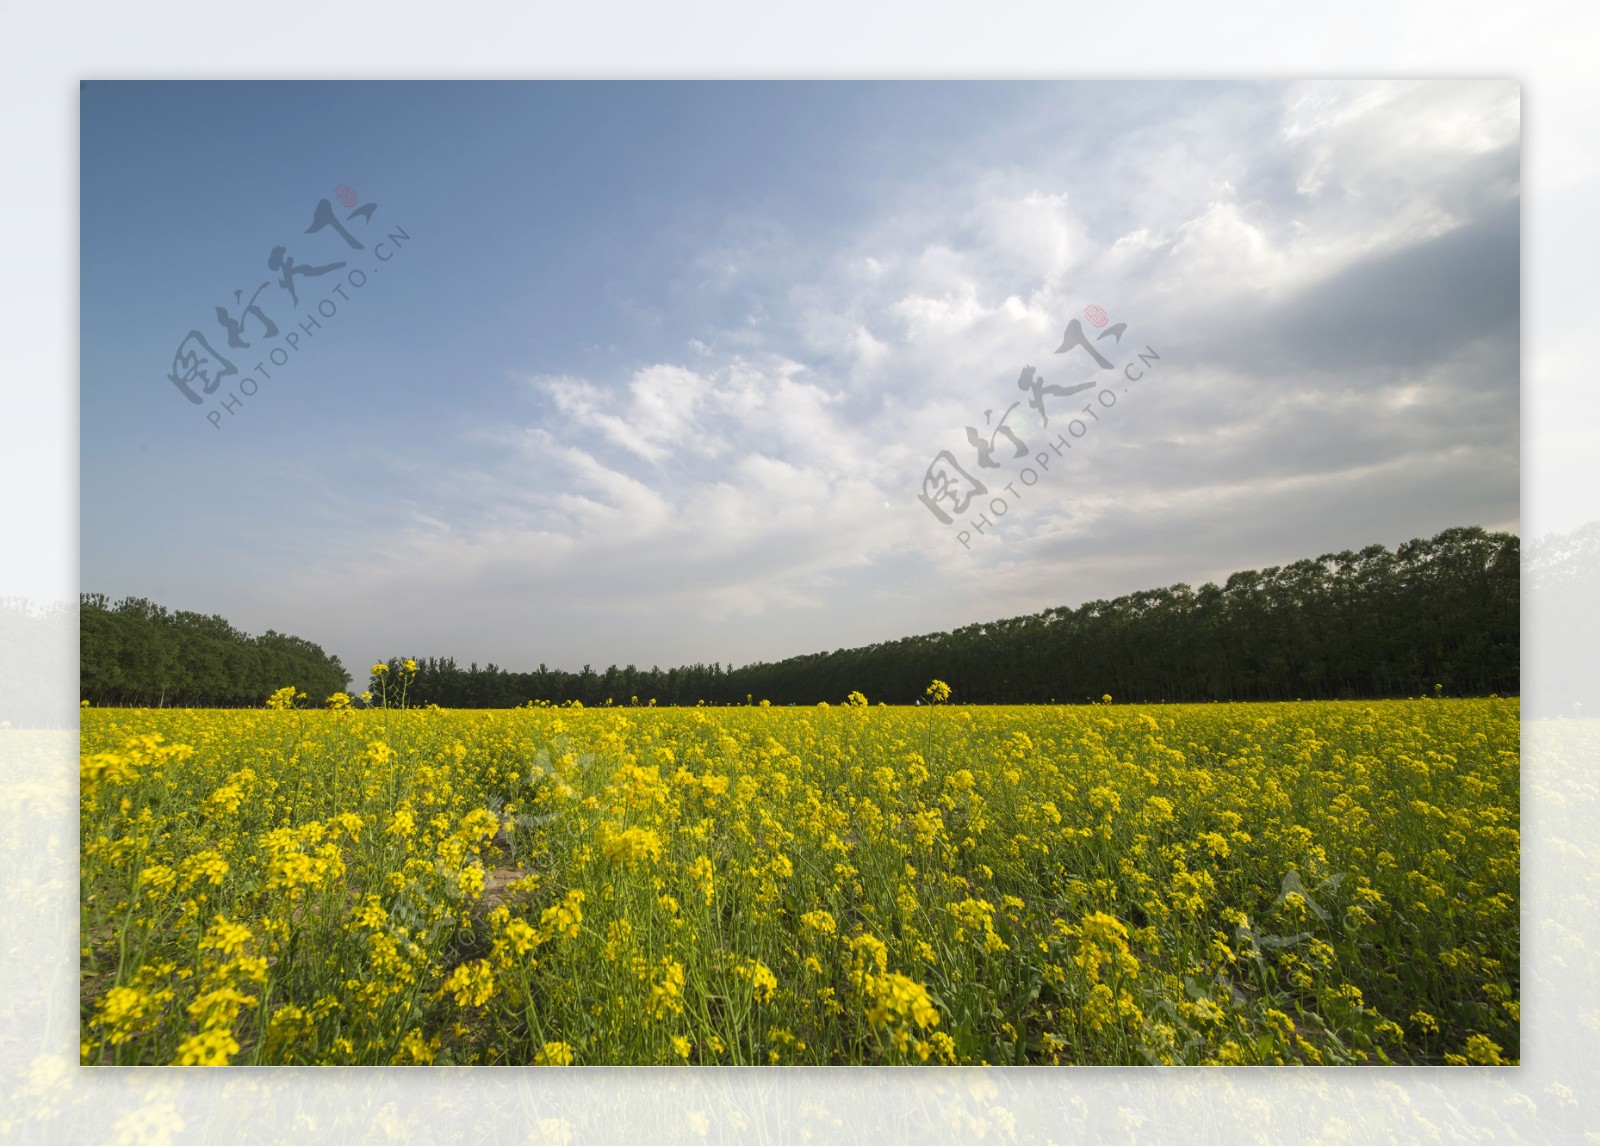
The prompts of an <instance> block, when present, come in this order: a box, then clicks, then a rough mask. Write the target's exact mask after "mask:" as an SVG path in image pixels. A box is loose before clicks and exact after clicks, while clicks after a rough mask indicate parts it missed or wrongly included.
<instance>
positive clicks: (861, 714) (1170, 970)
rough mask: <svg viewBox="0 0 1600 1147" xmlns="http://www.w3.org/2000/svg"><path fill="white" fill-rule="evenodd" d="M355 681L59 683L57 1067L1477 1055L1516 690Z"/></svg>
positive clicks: (1507, 1019) (1498, 939) (1510, 835)
mask: <svg viewBox="0 0 1600 1147" xmlns="http://www.w3.org/2000/svg"><path fill="white" fill-rule="evenodd" d="M374 673H375V676H377V677H379V678H380V679H386V680H388V682H389V684H390V685H392V686H393V688H392V689H391V690H390V692H389V695H388V697H387V705H388V707H387V709H366V710H360V709H353V708H351V707H350V704H349V698H348V697H347V696H346V697H344V699H343V700H341V699H340V695H335V697H334V699H333V703H331V704H330V705H329V707H328V708H327V709H324V710H307V709H299V708H296V705H297V703H298V702H299V701H301V700H302V698H301V697H300V696H299V694H298V691H297V690H292V689H291V690H283V691H280V692H279V693H278V694H276V695H275V696H274V698H273V701H274V705H273V708H272V709H269V710H255V711H235V712H219V711H196V710H133V711H130V710H110V709H85V710H83V713H82V718H83V721H82V751H81V757H80V762H81V763H80V782H81V786H80V793H81V805H80V813H81V820H80V840H81V873H80V875H81V880H80V888H81V897H80V921H79V928H80V933H81V935H82V937H83V940H82V945H83V947H82V961H83V963H82V969H81V971H82V976H81V981H82V984H83V1000H82V1015H83V1016H84V1021H83V1031H82V1033H81V1044H82V1049H83V1050H82V1056H83V1060H84V1062H86V1063H107V1064H186V1065H197V1066H198V1065H205V1064H222V1063H232V1064H238V1063H251V1064H308V1065H309V1064H324V1063H340V1064H391V1063H397V1064H425V1063H439V1064H529V1063H540V1064H552V1065H558V1064H569V1063H583V1064H607V1063H641V1064H651V1063H654V1064H666V1063H685V1062H692V1063H698V1064H729V1065H738V1064H766V1063H779V1062H781V1063H817V1064H822V1063H839V1062H867V1063H913V1064H915V1063H991V1064H999V1063H1006V1064H1015V1063H1063V1064H1064V1063H1073V1064H1078V1063H1099V1064H1126V1063H1249V1064H1299V1063H1311V1064H1316V1063H1324V1064H1357V1063H1383V1062H1388V1061H1403V1062H1409V1063H1426V1064H1447V1063H1449V1064H1456V1063H1465V1064H1480V1065H1481V1064H1500V1063H1515V1062H1517V1060H1518V1057H1519V1054H1520V1052H1519V1049H1520V1036H1519V1030H1520V1000H1519V991H1520V985H1519V979H1518V968H1519V959H1518V956H1519V945H1518V932H1517V929H1518V918H1519V911H1520V900H1519V891H1520V864H1519V850H1520V836H1519V830H1520V785H1519V776H1518V736H1519V721H1518V711H1517V702H1516V701H1515V700H1514V699H1498V698H1492V699H1486V700H1478V701H1450V700H1442V699H1435V698H1429V699H1427V700H1426V701H1412V702H1399V701H1396V702H1371V703H1369V702H1337V703H1305V704H1278V705H1266V704H1261V705H1254V704H1215V705H1173V706H1142V705H1136V704H1109V703H1106V704H1097V705H1084V706H1075V707H1068V706H1034V707H1005V706H995V707H974V706H969V705H962V704H959V703H952V702H953V700H954V699H957V696H958V695H957V694H956V693H955V692H954V691H953V690H951V688H950V687H949V686H948V685H947V684H945V683H944V682H938V681H936V682H934V683H933V684H932V685H931V686H930V687H929V688H928V690H927V692H926V697H925V700H926V701H928V702H932V703H933V704H931V705H929V704H924V705H923V706H922V707H921V708H920V709H919V708H916V707H910V708H906V707H901V708H891V707H888V706H874V705H869V704H867V703H866V697H865V695H864V694H862V693H860V692H851V693H849V694H848V696H847V697H846V701H845V703H844V704H840V705H834V706H826V707H825V706H807V707H804V708H800V707H794V708H791V707H788V706H761V705H757V704H755V703H754V702H753V701H752V703H751V704H749V705H741V706H739V707H737V708H727V709H719V708H715V707H711V706H698V707H694V708H670V707H661V706H659V705H658V706H643V705H641V706H628V707H624V708H598V709H597V708H590V709H585V708H583V707H582V706H578V705H568V706H548V705H533V706H528V707H524V708H521V709H517V710H510V711H498V712H492V711H471V712H452V711H446V710H438V709H420V710H419V709H416V708H404V707H401V706H403V703H404V688H405V685H406V683H407V681H408V680H409V679H410V677H411V675H412V673H413V670H412V669H411V668H410V667H408V666H407V665H405V664H404V663H397V668H396V669H394V670H387V669H381V667H375V670H374ZM397 701H398V702H399V704H398V705H397V704H396V702H397ZM290 708H294V709H295V712H294V715H293V717H292V719H286V717H285V714H284V712H282V711H280V710H287V709H290Z"/></svg>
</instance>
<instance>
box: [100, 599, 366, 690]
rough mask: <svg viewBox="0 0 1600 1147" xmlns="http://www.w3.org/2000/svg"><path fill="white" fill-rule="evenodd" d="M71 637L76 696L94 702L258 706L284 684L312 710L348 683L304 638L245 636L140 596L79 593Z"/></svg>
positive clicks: (334, 662) (221, 622) (213, 619)
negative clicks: (75, 645) (74, 637)
mask: <svg viewBox="0 0 1600 1147" xmlns="http://www.w3.org/2000/svg"><path fill="white" fill-rule="evenodd" d="M78 635H79V663H78V681H79V691H80V693H81V695H82V698H83V699H84V700H86V701H89V702H90V703H91V704H94V705H153V706H162V705H179V706H182V705H190V706H232V705H260V704H262V703H263V702H264V701H265V700H266V699H267V698H268V697H269V696H271V695H272V693H273V692H274V691H276V690H278V689H281V688H282V687H283V686H285V685H293V686H294V687H295V688H296V689H298V690H301V691H303V692H304V693H305V695H306V700H307V702H309V703H310V704H313V705H315V704H320V703H321V702H322V701H323V700H324V699H325V698H327V697H328V696H329V695H330V694H332V693H337V692H339V691H340V690H343V689H344V688H345V687H346V686H347V684H348V683H349V681H350V674H349V673H347V672H345V668H344V666H343V665H341V664H339V659H338V658H337V657H330V656H328V655H327V654H325V653H323V651H322V648H321V646H318V645H313V644H312V643H311V642H309V641H306V640H305V639H303V638H299V637H289V636H286V635H284V634H281V633H275V632H273V631H272V630H270V629H269V630H267V632H266V633H264V634H262V635H261V636H260V637H251V636H250V635H249V634H247V633H241V632H240V631H239V630H237V629H235V628H234V627H233V626H231V625H229V624H228V622H227V620H226V619H225V618H222V617H218V616H216V615H215V614H213V615H211V616H209V617H208V616H204V615H202V614H198V613H189V612H186V611H184V610H179V611H177V612H176V613H170V612H168V611H167V610H166V609H165V608H164V607H162V606H159V605H156V604H154V603H153V602H150V601H147V600H145V599H144V598H142V597H129V598H124V599H123V600H121V601H119V602H117V603H116V604H114V605H113V604H110V603H109V602H108V601H107V598H106V596H105V595H104V594H97V593H86V594H83V595H82V596H81V598H80V600H79V607H78Z"/></svg>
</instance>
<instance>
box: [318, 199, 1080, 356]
mask: <svg viewBox="0 0 1600 1147" xmlns="http://www.w3.org/2000/svg"><path fill="white" fill-rule="evenodd" d="M346 206H349V205H348V204H346ZM1083 314H1084V317H1085V318H1087V319H1088V320H1089V321H1090V322H1091V323H1093V324H1094V325H1095V326H1097V327H1103V326H1105V325H1106V323H1107V321H1109V319H1110V318H1111V316H1110V315H1108V314H1106V309H1105V308H1104V307H1101V306H1096V305H1095V304H1093V303H1090V304H1089V305H1088V306H1087V307H1084V308H1083Z"/></svg>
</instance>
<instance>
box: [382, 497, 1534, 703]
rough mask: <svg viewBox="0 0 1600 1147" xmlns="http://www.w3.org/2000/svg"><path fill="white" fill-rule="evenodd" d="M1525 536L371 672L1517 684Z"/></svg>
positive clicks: (534, 684) (683, 699)
mask: <svg viewBox="0 0 1600 1147" xmlns="http://www.w3.org/2000/svg"><path fill="white" fill-rule="evenodd" d="M1519 562H1520V557H1519V549H1518V539H1517V537H1516V535H1514V534H1507V533H1491V532H1488V531H1486V530H1484V529H1482V528H1479V527H1458V528H1455V529H1450V530H1445V531H1444V532H1443V533H1440V534H1438V535H1437V536H1435V537H1432V538H1426V539H1423V538H1418V539H1414V540H1412V541H1409V542H1406V543H1405V544H1403V545H1401V546H1399V547H1398V548H1396V549H1395V550H1393V551H1390V550H1388V549H1386V548H1385V547H1384V546H1381V545H1371V546H1368V547H1366V548H1365V549H1362V550H1359V551H1351V550H1345V551H1342V552H1339V553H1330V554H1324V555H1322V556H1321V557H1317V558H1307V559H1305V560H1302V561H1297V562H1293V563H1291V564H1289V565H1284V566H1272V567H1270V568H1268V569H1264V570H1245V571H1242V572H1240V573H1236V574H1234V575H1232V576H1231V577H1229V578H1228V579H1227V581H1226V582H1225V583H1224V584H1222V585H1216V584H1215V583H1210V582H1208V583H1206V584H1205V585H1202V586H1201V587H1200V588H1199V589H1198V590H1196V589H1192V588H1191V587H1190V586H1188V585H1183V584H1179V585H1172V586H1167V587H1165V588H1163V589H1151V590H1141V591H1140V592H1138V593H1132V594H1127V595H1125V596H1123V597H1118V598H1115V599H1113V600H1110V601H1104V600H1101V601H1091V602H1087V603H1085V604H1083V605H1080V606H1078V607H1077V608H1075V609H1074V608H1070V607H1065V606H1063V607H1060V608H1057V609H1047V610H1044V611H1043V612H1041V613H1036V614H1029V615H1026V616H1023V617H1014V618H1005V619H1002V620H998V621H989V622H981V623H978V624H974V625H969V626H964V627H963V628H961V629H957V630H955V631H953V632H950V633H930V634H923V635H921V636H916V637H907V638H902V639H900V640H897V641H889V642H883V643H880V644H876V645H868V646H862V647H859V648H853V649H840V650H835V651H834V652H832V653H813V654H808V655H804V656H799V657H791V658H788V659H786V660H783V661H777V662H758V663H755V664H751V665H745V666H740V667H737V668H736V667H734V666H723V665H722V664H720V663H713V664H711V665H701V664H696V665H690V666H684V667H679V668H675V669H668V670H662V669H660V668H656V667H652V668H650V669H648V670H641V669H638V668H636V667H635V666H633V665H629V666H626V667H625V668H621V669H619V668H617V667H616V666H615V665H613V666H611V667H609V668H608V669H606V670H605V671H603V672H597V671H595V670H594V669H593V668H592V667H591V666H588V665H585V666H584V667H583V669H582V671H580V672H577V673H573V672H568V671H563V670H559V669H550V668H548V667H547V666H545V665H542V664H541V665H540V666H539V668H538V669H537V670H534V671H532V672H512V671H508V670H505V669H501V668H499V667H497V666H495V665H493V664H490V665H488V666H486V667H484V668H481V669H480V668H479V667H478V665H477V664H476V662H474V663H473V664H472V665H470V666H469V667H467V668H465V669H463V668H461V667H460V666H458V665H457V664H456V663H455V661H454V659H452V658H435V657H417V658H413V659H412V660H414V661H415V662H416V666H417V668H416V670H415V671H414V673H405V674H402V668H403V665H404V661H405V660H406V659H403V658H398V657H397V658H392V659H390V660H389V661H388V662H387V666H388V670H387V672H386V673H385V674H383V675H382V676H381V677H380V676H377V675H374V676H373V678H372V683H371V690H372V691H373V693H374V695H377V693H378V691H379V690H380V689H381V688H382V687H383V686H384V684H385V682H387V684H388V686H389V688H390V690H391V693H393V692H394V691H395V689H396V688H397V685H398V683H399V681H400V680H401V678H402V676H404V677H405V678H406V679H407V681H408V684H407V702H408V703H409V704H429V703H432V704H436V705H439V706H442V707H445V708H501V707H511V706H515V705H519V704H523V703H526V702H528V701H531V700H539V701H545V702H549V703H551V704H563V703H567V702H572V701H577V702H580V703H582V704H584V705H587V706H595V705H605V704H608V703H609V704H614V705H629V704H639V705H648V704H650V703H652V702H654V703H655V704H658V705H693V704H696V703H698V702H701V701H705V702H707V703H711V704H747V703H749V702H751V701H757V702H759V701H762V700H767V701H770V702H772V703H773V704H790V703H793V704H804V705H812V704H815V703H817V702H818V701H828V702H831V703H838V702H840V701H843V700H844V698H845V697H846V695H847V694H848V693H850V692H851V691H852V690H860V691H862V692H864V693H865V694H866V695H867V696H868V698H869V699H870V700H872V701H886V702H888V703H890V704H909V703H911V702H912V701H914V700H916V699H918V698H919V697H921V695H922V692H923V690H924V689H925V688H926V687H927V685H928V682H929V681H931V680H932V679H934V678H936V677H937V678H939V679H941V680H943V681H946V682H948V683H949V684H950V686H951V687H952V689H953V690H954V692H955V697H956V699H957V700H961V701H970V702H980V703H1016V704H1022V703H1034V702H1051V701H1054V702H1062V703H1077V702H1085V701H1093V700H1098V699H1100V698H1101V697H1102V696H1104V695H1106V694H1110V695H1112V696H1113V697H1114V698H1115V699H1116V700H1118V701H1140V702H1151V701H1277V700H1296V699H1303V700H1313V699H1339V698H1380V697H1415V696H1419V695H1422V694H1428V695H1433V694H1435V693H1441V692H1442V693H1447V694H1450V695H1459V696H1467V695H1484V694H1488V693H1500V694H1504V695H1513V694H1517V693H1518V692H1519V691H1520V651H1519V639H1520V620H1519V619H1520V613H1519V604H1520V571H1519Z"/></svg>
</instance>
